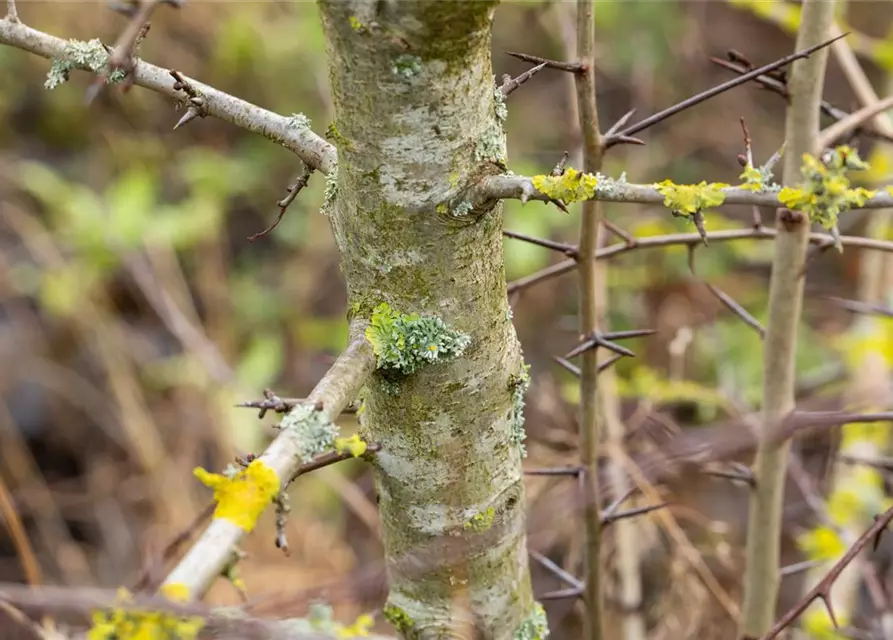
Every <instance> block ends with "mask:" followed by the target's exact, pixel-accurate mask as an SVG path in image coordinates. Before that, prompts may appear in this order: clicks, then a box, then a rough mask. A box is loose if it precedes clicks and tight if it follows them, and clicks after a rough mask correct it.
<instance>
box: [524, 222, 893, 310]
mask: <svg viewBox="0 0 893 640" xmlns="http://www.w3.org/2000/svg"><path fill="white" fill-rule="evenodd" d="M777 235H778V231H777V230H776V229H769V228H766V227H760V228H758V229H753V228H750V229H732V230H728V231H714V232H712V233H708V234H707V237H708V238H709V239H710V242H713V243H718V242H730V241H733V240H772V239H774V238H775V237H776V236H777ZM512 237H513V236H512ZM634 240H635V244H634V245H628V244H625V243H616V244H612V245H609V246H607V247H602V248H601V249H599V250H598V252H597V253H596V259H597V260H606V259H608V258H613V257H615V256H618V255H621V254H624V253H629V252H630V251H636V250H639V249H656V248H660V247H673V246H691V245H695V244H700V243H701V242H702V240H701V236H700V234H697V233H668V234H666V235H662V236H649V237H647V238H634ZM809 242H810V243H811V244H813V245H818V247H819V248H821V247H824V246H825V245H828V246H833V245H834V238H833V237H832V236H831V235H830V234H827V233H811V234H809ZM840 242H841V244H842V246H844V247H852V248H854V249H870V250H874V251H883V252H886V253H893V242H891V241H888V240H876V239H874V238H865V237H862V236H841V237H840ZM576 264H577V262H576V260H563V261H562V262H558V263H556V264H553V265H551V266H549V267H547V268H545V269H543V270H542V271H538V272H536V273H533V274H531V275H529V276H525V277H523V278H519V279H518V280H514V281H512V282H510V283H509V284H508V292H509V293H510V294H511V293H516V292H518V291H521V290H523V289H527V288H529V287H532V286H534V285H536V284H538V283H540V282H542V281H544V280H549V279H551V278H557V277H558V276H561V275H563V274H565V273H568V272H570V271H573V270H574V267H576Z"/></svg>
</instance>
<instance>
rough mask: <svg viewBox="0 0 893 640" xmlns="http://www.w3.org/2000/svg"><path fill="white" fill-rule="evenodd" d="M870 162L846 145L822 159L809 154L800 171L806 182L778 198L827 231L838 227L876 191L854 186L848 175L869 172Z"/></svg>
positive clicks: (781, 193) (783, 191)
mask: <svg viewBox="0 0 893 640" xmlns="http://www.w3.org/2000/svg"><path fill="white" fill-rule="evenodd" d="M868 168H869V166H868V163H867V162H865V161H863V160H862V159H861V158H860V157H859V153H858V152H857V151H856V150H855V149H852V148H851V147H848V146H846V145H842V146H839V147H837V148H835V149H833V150H829V151H827V152H825V153H824V154H823V155H822V157H821V158H816V157H815V156H813V155H811V154H808V153H805V154H803V164H802V166H801V167H800V172H801V173H802V175H803V183H802V184H801V185H800V186H798V187H785V188H784V189H782V190H781V191H780V192H779V194H778V199H779V200H780V201H781V202H782V203H783V204H784V205H785V206H786V207H788V208H789V209H795V210H797V211H802V212H803V213H805V214H806V215H807V216H809V219H810V221H811V222H816V223H818V224H820V225H822V226H823V227H825V228H826V229H831V228H833V227H836V226H837V220H838V218H839V216H840V214H841V213H843V212H844V211H848V210H850V209H854V208H859V207H862V206H864V205H865V203H866V201H867V200H868V199H869V198H872V197H874V195H875V193H876V192H875V191H871V190H869V189H863V188H862V187H857V188H855V189H853V188H851V187H850V179H849V178H848V177H847V172H848V171H850V170H865V169H868Z"/></svg>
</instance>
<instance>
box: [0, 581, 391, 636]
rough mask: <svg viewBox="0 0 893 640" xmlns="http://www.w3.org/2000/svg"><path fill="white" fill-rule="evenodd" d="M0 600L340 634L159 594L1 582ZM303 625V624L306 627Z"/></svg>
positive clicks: (241, 631) (239, 627) (60, 612)
mask: <svg viewBox="0 0 893 640" xmlns="http://www.w3.org/2000/svg"><path fill="white" fill-rule="evenodd" d="M0 601H4V602H8V603H9V604H11V605H12V606H14V607H16V608H17V609H21V610H22V611H23V612H25V613H26V614H28V615H29V616H31V617H34V618H40V617H43V616H44V615H48V616H50V617H52V618H54V619H59V618H70V617H71V618H80V619H83V618H86V619H89V618H90V616H91V613H92V612H93V611H97V610H105V609H123V610H128V611H133V610H139V611H147V610H151V611H158V612H161V613H167V614H172V615H176V616H190V617H192V616H196V617H201V618H202V619H203V620H204V626H203V627H202V630H201V637H203V638H204V637H208V638H214V639H215V640H332V638H334V637H341V636H337V635H332V634H329V633H323V632H321V631H320V632H311V633H308V632H306V631H301V630H300V626H299V625H296V624H295V622H294V621H293V620H289V619H285V620H270V619H261V618H253V617H251V616H248V615H247V614H244V613H241V612H240V613H239V614H238V615H234V614H233V612H226V611H224V612H219V613H218V612H215V611H214V609H213V608H211V607H208V606H205V605H201V604H196V603H191V604H183V603H177V602H172V601H170V600H167V599H165V598H163V597H161V596H145V595H140V594H136V595H134V596H133V599H132V601H130V602H122V601H121V600H120V598H119V597H118V593H117V591H114V590H110V589H91V588H84V587H56V586H41V587H26V586H24V585H20V584H8V583H6V584H3V583H0ZM305 628H306V627H305ZM366 637H368V638H370V640H387V637H386V636H381V635H367V636H366Z"/></svg>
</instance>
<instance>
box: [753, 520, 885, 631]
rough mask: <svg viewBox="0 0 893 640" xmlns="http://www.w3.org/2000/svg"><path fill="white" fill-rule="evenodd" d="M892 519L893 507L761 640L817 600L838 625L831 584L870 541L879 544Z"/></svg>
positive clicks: (835, 624)
mask: <svg viewBox="0 0 893 640" xmlns="http://www.w3.org/2000/svg"><path fill="white" fill-rule="evenodd" d="M891 521H893V507H891V508H890V509H888V510H887V511H885V512H884V513H883V514H881V515H880V516H878V517H877V518H876V519H875V522H874V524H873V525H871V527H869V528H868V529H867V530H866V531H865V533H863V534H862V535H861V536H859V539H858V540H856V542H854V543H853V544H852V546H850V548H849V549H847V552H846V553H845V554H844V555H843V557H842V558H841V559H840V560H838V561H837V562H836V563H835V564H834V566H833V567H832V568H831V570H830V571H829V572H828V574H827V575H826V576H825V577H824V578H822V579H821V580H820V581H819V583H818V584H817V585H816V586H815V587H813V589H812V590H811V591H810V592H809V593H807V594H806V597H804V598H803V600H801V601H800V602H799V603H798V604H797V605H796V606H795V607H793V608H792V609H791V610H790V611H788V612H787V613H786V614H785V615H784V616H782V618H781V619H780V620H779V621H778V622H776V623H775V626H774V627H772V629H770V630H769V632H768V633H767V634H766V635H764V636H763V637H762V638H761V640H772V638H777V637H778V635H779V634H780V633H781V632H782V631H784V630H785V628H787V627H788V626H790V624H791V623H792V622H794V620H796V619H797V618H798V617H800V615H801V614H802V613H803V612H804V611H806V609H807V607H809V605H810V604H812V603H813V602H814V601H815V600H821V601H822V602H824V603H825V607H826V608H827V609H828V615H830V616H831V621H832V622H834V626H835V627H837V619H836V618H835V616H834V610H833V609H832V608H831V586H832V585H833V584H834V581H835V580H836V579H837V577H838V576H839V575H840V574H841V573H842V572H843V570H844V569H845V568H846V566H847V565H849V564H850V563H851V562H852V561H853V560H854V559H855V558H856V556H858V555H859V553H860V552H861V551H862V550H863V549H864V548H865V547H867V546H868V543H869V542H872V543H873V544H874V546H875V547H876V546H877V541H878V540H879V539H880V536H881V534H883V532H884V530H885V529H886V528H887V525H888V524H890V522H891Z"/></svg>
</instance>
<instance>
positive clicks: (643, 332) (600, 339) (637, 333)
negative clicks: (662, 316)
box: [564, 329, 656, 358]
mask: <svg viewBox="0 0 893 640" xmlns="http://www.w3.org/2000/svg"><path fill="white" fill-rule="evenodd" d="M655 333H656V331H655V330H654V329H634V330H632V331H612V332H608V333H599V332H598V331H595V332H593V333H591V334H590V335H588V336H584V337H583V339H582V341H581V343H580V344H579V345H578V346H577V347H575V348H573V349H571V350H570V351H569V352H568V353H566V354H565V356H564V357H565V358H575V357H576V356H578V355H580V354H581V353H584V352H586V351H589V350H590V349H595V348H597V347H604V348H605V349H608V350H609V351H613V352H614V353H619V354H621V355H624V356H627V357H630V358H633V357H635V355H636V354H635V353H633V352H632V351H630V350H629V349H627V348H626V347H622V346H620V345H619V344H615V343H614V342H613V341H614V340H625V339H629V338H641V337H643V336H650V335H654V334H655Z"/></svg>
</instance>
